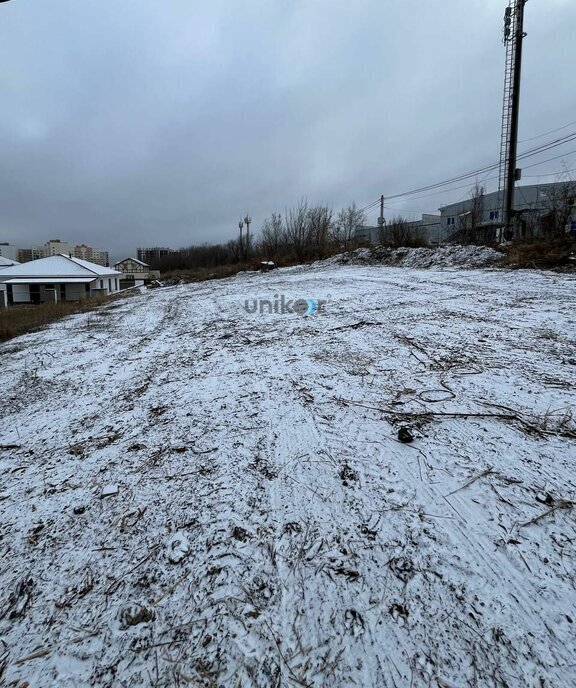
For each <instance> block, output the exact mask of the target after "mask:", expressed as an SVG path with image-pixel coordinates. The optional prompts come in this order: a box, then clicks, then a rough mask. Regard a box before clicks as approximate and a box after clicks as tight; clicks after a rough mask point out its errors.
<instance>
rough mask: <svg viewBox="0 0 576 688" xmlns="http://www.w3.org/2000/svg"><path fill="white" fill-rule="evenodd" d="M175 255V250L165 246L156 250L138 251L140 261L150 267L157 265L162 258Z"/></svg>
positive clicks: (155, 248) (140, 249)
mask: <svg viewBox="0 0 576 688" xmlns="http://www.w3.org/2000/svg"><path fill="white" fill-rule="evenodd" d="M173 253H175V251H174V249H171V248H166V247H165V246H155V247H154V248H139V249H137V250H136V255H137V256H138V260H141V261H142V262H144V263H148V264H149V265H157V264H158V263H159V262H160V261H161V260H162V258H164V257H166V256H170V255H172V254H173Z"/></svg>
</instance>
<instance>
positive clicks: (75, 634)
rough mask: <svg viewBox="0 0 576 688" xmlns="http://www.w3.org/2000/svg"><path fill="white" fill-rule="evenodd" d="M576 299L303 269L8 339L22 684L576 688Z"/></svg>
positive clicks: (513, 277) (3, 654)
mask: <svg viewBox="0 0 576 688" xmlns="http://www.w3.org/2000/svg"><path fill="white" fill-rule="evenodd" d="M575 287H576V281H575V279H574V277H571V276H568V275H557V274H544V273H536V272H526V273H524V272H513V273H512V272H504V271H495V270H467V271H463V270H450V271H441V270H405V269H397V268H383V267H362V266H348V267H338V266H327V267H326V266H325V267H316V268H312V269H288V270H281V271H276V272H272V273H267V274H262V275H261V274H247V275H241V276H238V277H236V278H233V279H230V280H225V281H220V282H210V283H201V284H195V285H187V286H177V287H171V288H165V289H158V290H156V291H153V292H149V293H147V294H143V295H142V296H139V297H136V298H132V299H126V300H125V301H120V302H118V303H114V304H112V305H110V306H108V307H105V308H103V309H102V310H101V311H100V312H97V313H92V314H89V315H86V314H83V315H78V316H74V317H72V318H70V319H67V320H65V321H63V322H60V323H58V324H56V325H54V326H52V327H51V328H50V329H48V330H45V331H43V332H39V333H36V334H33V335H28V336H26V337H22V338H20V339H17V340H13V341H12V342H9V343H7V344H5V345H3V346H2V347H0V361H1V362H2V373H3V374H2V382H3V384H2V390H3V391H2V397H1V400H0V407H1V411H2V420H1V421H0V437H1V439H0V444H1V448H0V517H1V523H2V529H1V532H0V638H1V640H0V685H13V686H21V685H23V683H24V682H28V683H29V684H30V686H33V687H34V688H36V687H38V688H44V687H48V686H58V687H63V688H67V687H72V686H74V687H75V688H77V687H78V686H89V685H92V686H147V685H154V686H185V685H192V686H226V687H228V686H232V687H236V686H238V687H244V686H258V687H263V688H268V687H272V686H282V687H284V686H314V687H315V688H320V687H322V688H323V687H325V686H326V687H328V686H330V687H331V688H350V687H352V686H359V687H362V688H371V687H374V688H376V687H378V688H381V687H387V686H390V687H392V686H397V687H398V688H404V687H406V688H408V687H418V686H440V687H443V688H445V687H450V686H457V687H458V688H463V687H465V686H482V687H486V686H509V687H515V686H518V687H520V686H531V687H538V688H541V687H543V686H554V688H562V687H567V688H568V687H571V686H573V685H574V675H575V667H576V632H575V624H574V621H576V591H575V583H576V576H575V566H576V560H575V554H576V553H575V549H574V543H575V542H576V528H575V522H574V509H573V501H574V500H575V499H576V496H575V495H576V481H575V477H574V476H575V464H576V426H575V424H574V421H573V418H572V414H573V413H574V410H575V408H574V407H575V398H574V388H575V385H576V375H575V372H576V353H575V347H574V345H575V339H576V328H575V314H574V313H575V312H574V290H575ZM274 295H280V296H281V295H284V296H285V298H286V299H295V298H315V299H326V300H327V304H326V306H325V309H324V312H320V313H317V314H316V315H314V316H311V317H302V316H300V315H297V314H275V313H272V314H259V313H254V314H249V313H247V312H246V311H245V310H244V300H245V299H248V300H251V299H253V298H259V297H262V298H270V299H271V298H274ZM401 426H408V427H409V428H410V429H411V432H412V433H413V434H414V436H415V440H414V442H413V443H411V444H403V443H400V442H399V441H398V440H397V436H398V429H399V427H401Z"/></svg>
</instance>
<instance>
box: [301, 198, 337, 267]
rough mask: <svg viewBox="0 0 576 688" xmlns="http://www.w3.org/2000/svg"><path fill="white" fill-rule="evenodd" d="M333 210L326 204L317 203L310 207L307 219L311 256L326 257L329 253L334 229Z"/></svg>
mask: <svg viewBox="0 0 576 688" xmlns="http://www.w3.org/2000/svg"><path fill="white" fill-rule="evenodd" d="M332 212H333V211H332V209H331V208H328V207H327V206H325V205H316V206H313V207H312V208H309V209H308V213H307V216H306V220H307V223H308V227H307V249H308V254H309V257H314V258H324V257H325V256H326V255H327V253H328V242H329V239H330V234H331V230H332Z"/></svg>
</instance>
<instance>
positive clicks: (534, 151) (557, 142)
mask: <svg viewBox="0 0 576 688" xmlns="http://www.w3.org/2000/svg"><path fill="white" fill-rule="evenodd" d="M574 140H576V132H575V131H573V132H570V133H569V134H566V136H562V137H560V138H558V139H554V140H552V141H547V142H546V143H543V144H541V145H539V146H535V147H534V148H530V149H528V150H526V151H524V152H523V153H521V154H520V155H518V160H525V159H526V158H530V157H533V156H535V155H539V154H540V153H545V152H546V151H548V150H552V149H553V148H557V147H558V146H561V145H564V144H565V143H569V142H571V141H574ZM569 154H570V153H568V154H565V155H569ZM558 157H562V156H558ZM553 159H557V158H551V159H550V160H553ZM550 160H544V161H541V162H540V163H536V165H538V164H543V163H544V162H549V161H550ZM499 164H500V163H499V162H497V163H493V164H491V165H486V166H485V167H480V168H478V169H476V170H472V171H471V172H466V173H463V174H461V175H458V176H456V177H452V178H451V179H446V180H444V181H442V182H437V183H435V184H429V185H428V186H423V187H420V188H418V189H412V190H411V191H405V192H403V193H399V194H393V195H390V196H386V200H393V199H395V198H405V197H407V196H413V195H415V194H419V193H422V192H424V191H432V190H435V189H438V188H440V187H443V186H449V185H450V184H455V183H457V182H460V181H464V180H465V179H470V178H471V177H475V176H478V175H479V174H485V173H488V174H489V173H490V172H492V171H493V170H495V169H496V168H497V167H498V166H499ZM536 165H529V166H527V167H526V168H525V169H528V168H530V167H535V166H536ZM489 179H493V177H490V178H489ZM489 179H485V180H483V181H489ZM461 188H464V186H461V187H453V188H451V189H446V190H444V191H441V192H439V193H445V192H446V191H457V190H458V189H461ZM432 195H438V193H435V194H428V196H432ZM426 197H427V196H419V198H426ZM414 200H416V199H414ZM379 202H380V201H379V200H377V201H374V202H373V203H369V204H368V205H367V206H365V207H364V208H362V211H363V212H364V211H366V210H369V209H371V208H374V207H376V206H377V205H378V203H379Z"/></svg>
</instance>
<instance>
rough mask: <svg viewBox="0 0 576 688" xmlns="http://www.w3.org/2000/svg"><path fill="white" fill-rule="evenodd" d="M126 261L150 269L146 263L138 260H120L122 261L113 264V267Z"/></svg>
mask: <svg viewBox="0 0 576 688" xmlns="http://www.w3.org/2000/svg"><path fill="white" fill-rule="evenodd" d="M127 260H131V261H132V262H133V263H138V265H142V266H143V267H145V268H147V267H150V266H149V265H148V263H144V262H143V261H141V260H138V258H122V260H119V261H118V262H117V263H114V267H116V266H117V265H121V264H122V263H125V262H126V261H127Z"/></svg>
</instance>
